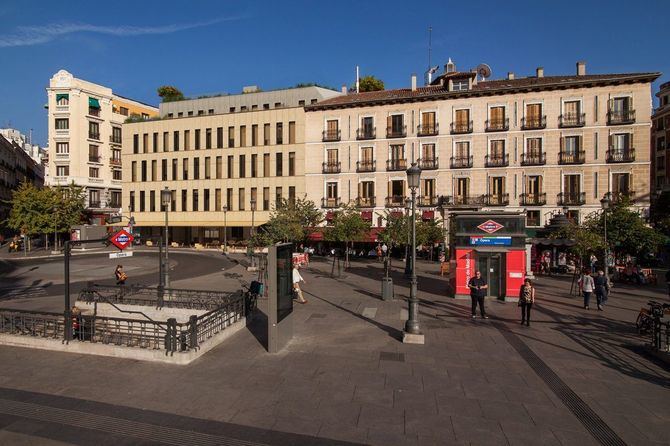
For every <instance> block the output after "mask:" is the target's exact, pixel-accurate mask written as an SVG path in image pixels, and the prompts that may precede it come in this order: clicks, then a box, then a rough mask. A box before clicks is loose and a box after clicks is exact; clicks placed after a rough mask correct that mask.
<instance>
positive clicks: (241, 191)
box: [237, 188, 245, 211]
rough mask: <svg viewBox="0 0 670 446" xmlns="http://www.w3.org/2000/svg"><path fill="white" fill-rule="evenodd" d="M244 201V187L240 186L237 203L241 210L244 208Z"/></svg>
mask: <svg viewBox="0 0 670 446" xmlns="http://www.w3.org/2000/svg"><path fill="white" fill-rule="evenodd" d="M244 202H245V197H244V188H240V189H239V190H238V195H237V205H238V209H239V210H240V211H243V210H244Z"/></svg>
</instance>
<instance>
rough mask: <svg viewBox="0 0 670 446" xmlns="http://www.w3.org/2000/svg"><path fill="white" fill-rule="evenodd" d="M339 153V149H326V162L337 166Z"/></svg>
mask: <svg viewBox="0 0 670 446" xmlns="http://www.w3.org/2000/svg"><path fill="white" fill-rule="evenodd" d="M337 155H338V154H337V149H328V150H326V163H328V166H337V160H338V156H337Z"/></svg>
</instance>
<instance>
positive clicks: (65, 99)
mask: <svg viewBox="0 0 670 446" xmlns="http://www.w3.org/2000/svg"><path fill="white" fill-rule="evenodd" d="M69 104H70V97H69V96H68V95H67V94H57V95H56V105H69Z"/></svg>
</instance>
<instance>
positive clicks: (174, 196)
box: [170, 190, 177, 212]
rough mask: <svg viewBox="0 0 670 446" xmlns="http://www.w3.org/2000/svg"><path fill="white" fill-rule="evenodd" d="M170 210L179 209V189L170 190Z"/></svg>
mask: <svg viewBox="0 0 670 446" xmlns="http://www.w3.org/2000/svg"><path fill="white" fill-rule="evenodd" d="M170 198H171V199H170V211H172V212H175V211H176V210H177V191H176V190H171V191H170Z"/></svg>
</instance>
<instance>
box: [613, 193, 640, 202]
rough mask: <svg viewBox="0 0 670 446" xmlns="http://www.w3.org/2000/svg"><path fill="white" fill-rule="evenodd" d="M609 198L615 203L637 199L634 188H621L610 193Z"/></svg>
mask: <svg viewBox="0 0 670 446" xmlns="http://www.w3.org/2000/svg"><path fill="white" fill-rule="evenodd" d="M609 198H610V200H612V201H613V202H615V203H620V202H622V201H632V200H634V199H635V191H634V190H619V191H614V192H610V193H609Z"/></svg>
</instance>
